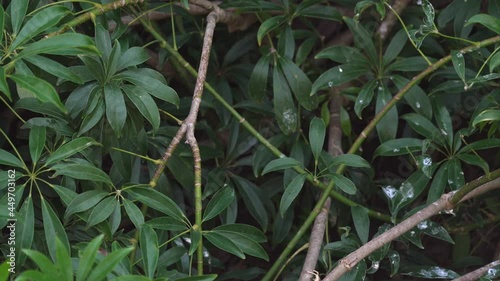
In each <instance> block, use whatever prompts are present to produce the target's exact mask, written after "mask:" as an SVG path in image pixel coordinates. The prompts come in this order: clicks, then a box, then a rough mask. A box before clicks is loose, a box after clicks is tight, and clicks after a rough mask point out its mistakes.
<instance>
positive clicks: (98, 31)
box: [95, 24, 111, 61]
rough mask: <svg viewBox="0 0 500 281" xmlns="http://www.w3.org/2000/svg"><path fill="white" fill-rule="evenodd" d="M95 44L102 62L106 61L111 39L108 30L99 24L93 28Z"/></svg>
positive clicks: (109, 51) (109, 52)
mask: <svg viewBox="0 0 500 281" xmlns="http://www.w3.org/2000/svg"><path fill="white" fill-rule="evenodd" d="M95 44H96V46H97V49H98V50H99V52H101V53H102V58H103V60H104V61H108V60H109V55H110V54H111V37H110V36H109V32H108V30H107V29H106V28H104V27H103V26H102V25H101V24H97V25H96V27H95Z"/></svg>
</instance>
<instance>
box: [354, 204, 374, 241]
mask: <svg viewBox="0 0 500 281" xmlns="http://www.w3.org/2000/svg"><path fill="white" fill-rule="evenodd" d="M351 214H352V221H353V222H354V226H355V227H356V232H357V233H358V236H359V240H361V243H363V244H366V242H368V235H369V234H370V218H369V217H368V209H366V208H365V207H363V206H360V205H356V206H352V207H351Z"/></svg>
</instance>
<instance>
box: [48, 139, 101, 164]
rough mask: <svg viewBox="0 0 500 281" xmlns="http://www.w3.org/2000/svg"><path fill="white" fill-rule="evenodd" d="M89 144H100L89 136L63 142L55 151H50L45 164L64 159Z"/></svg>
mask: <svg viewBox="0 0 500 281" xmlns="http://www.w3.org/2000/svg"><path fill="white" fill-rule="evenodd" d="M91 145H100V144H99V143H98V142H96V141H95V140H94V139H93V138H90V137H81V138H76V139H74V140H71V141H69V142H68V143H65V144H63V145H62V146H61V147H59V148H58V149H57V150H56V151H54V152H52V154H51V155H50V156H49V158H47V161H46V162H45V164H46V165H50V164H52V163H55V162H58V161H61V160H65V159H67V158H69V157H70V156H72V155H75V154H76V153H78V152H81V151H83V150H84V149H86V148H87V147H89V146H91Z"/></svg>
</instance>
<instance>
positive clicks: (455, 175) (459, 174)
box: [447, 158, 465, 190]
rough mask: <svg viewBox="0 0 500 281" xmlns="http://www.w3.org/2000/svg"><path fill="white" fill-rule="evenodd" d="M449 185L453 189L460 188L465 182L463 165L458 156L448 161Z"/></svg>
mask: <svg viewBox="0 0 500 281" xmlns="http://www.w3.org/2000/svg"><path fill="white" fill-rule="evenodd" d="M447 168H448V185H450V187H451V189H452V190H458V189H459V188H461V187H462V186H464V184H465V179H464V172H463V171H462V165H461V164H460V161H459V160H458V159H456V158H454V159H451V160H449V161H448V166H447Z"/></svg>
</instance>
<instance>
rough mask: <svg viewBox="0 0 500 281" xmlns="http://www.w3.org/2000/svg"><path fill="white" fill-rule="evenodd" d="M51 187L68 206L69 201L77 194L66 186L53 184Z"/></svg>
mask: <svg viewBox="0 0 500 281" xmlns="http://www.w3.org/2000/svg"><path fill="white" fill-rule="evenodd" d="M52 188H54V191H55V192H57V195H59V197H60V198H61V200H62V202H63V204H64V205H65V206H69V204H70V203H71V201H73V199H75V197H76V196H78V194H77V193H76V192H74V191H73V190H71V189H69V188H67V187H62V186H60V185H57V184H54V185H52Z"/></svg>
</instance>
